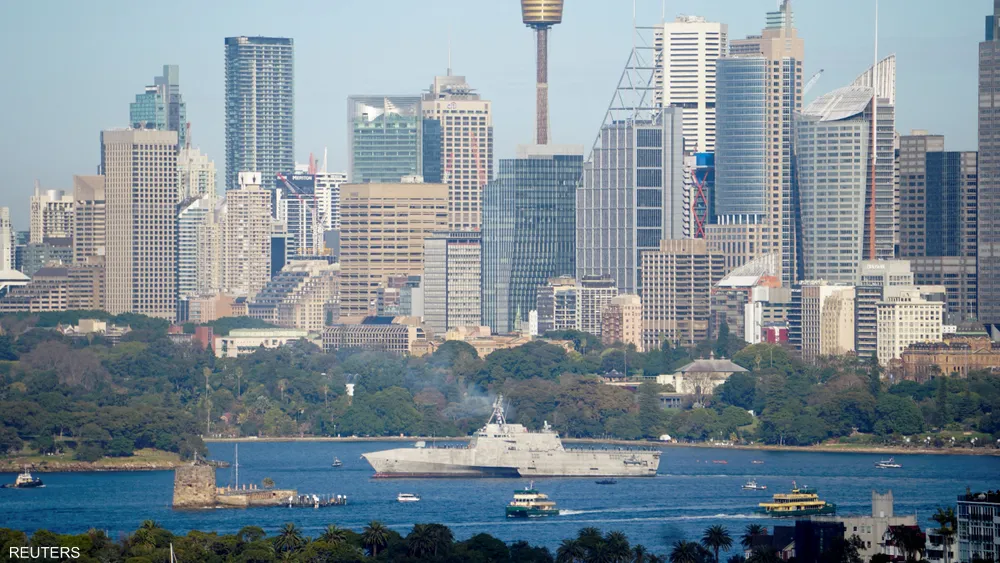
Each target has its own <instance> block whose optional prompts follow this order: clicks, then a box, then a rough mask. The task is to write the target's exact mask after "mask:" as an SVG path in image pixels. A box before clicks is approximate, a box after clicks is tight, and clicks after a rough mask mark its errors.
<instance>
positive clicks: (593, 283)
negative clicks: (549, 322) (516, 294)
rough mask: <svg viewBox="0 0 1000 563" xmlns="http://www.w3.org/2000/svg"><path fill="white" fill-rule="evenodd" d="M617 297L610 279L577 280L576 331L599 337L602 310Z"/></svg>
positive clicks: (597, 277) (585, 278)
mask: <svg viewBox="0 0 1000 563" xmlns="http://www.w3.org/2000/svg"><path fill="white" fill-rule="evenodd" d="M617 296H618V288H617V287H615V281H614V280H613V279H611V278H608V277H603V276H587V277H584V278H583V279H581V280H579V281H578V282H577V286H576V330H579V331H581V332H586V333H588V334H593V335H594V336H600V335H601V332H602V325H601V323H602V322H603V315H604V309H605V308H607V306H608V304H609V303H611V300H612V299H614V298H615V297H617ZM539 323H541V320H539Z"/></svg>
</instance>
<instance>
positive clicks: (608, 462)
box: [362, 448, 660, 478]
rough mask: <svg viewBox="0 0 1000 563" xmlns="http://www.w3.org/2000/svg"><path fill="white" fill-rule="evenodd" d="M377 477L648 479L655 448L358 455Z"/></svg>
mask: <svg viewBox="0 0 1000 563" xmlns="http://www.w3.org/2000/svg"><path fill="white" fill-rule="evenodd" d="M362 457H364V458H365V460H366V461H368V463H369V464H370V465H371V466H372V468H373V469H374V470H375V477H378V478H393V477H395V478H405V477H410V478H417V477H419V478H429V477H430V478H433V477H460V478H524V477H528V478H540V477H597V478H600V477H653V476H655V475H656V471H657V469H658V468H659V462H660V452H658V451H629V450H558V451H537V452H533V451H506V452H501V453H499V454H496V455H490V454H485V455H484V454H483V452H477V451H476V450H475V449H473V448H397V449H393V450H385V451H381V452H372V453H367V454H364V455H363V456H362Z"/></svg>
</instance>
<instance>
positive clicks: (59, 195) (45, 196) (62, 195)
mask: <svg viewBox="0 0 1000 563" xmlns="http://www.w3.org/2000/svg"><path fill="white" fill-rule="evenodd" d="M30 225H31V231H30V235H29V240H28V242H30V243H32V244H40V243H42V242H44V241H45V239H46V238H50V237H52V238H68V237H72V236H73V196H72V195H70V194H67V193H66V192H65V191H63V190H43V189H42V188H41V187H40V186H39V185H38V182H35V193H34V194H33V195H32V196H31V222H30Z"/></svg>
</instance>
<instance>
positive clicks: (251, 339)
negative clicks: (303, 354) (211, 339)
mask: <svg viewBox="0 0 1000 563" xmlns="http://www.w3.org/2000/svg"><path fill="white" fill-rule="evenodd" d="M308 337H309V331H307V330H300V329H288V328H238V329H233V330H231V331H229V334H228V335H226V336H216V337H215V357H217V358H235V357H237V356H243V355H245V354H253V353H254V352H256V351H257V350H259V349H260V348H279V347H281V346H284V345H285V344H288V343H290V342H299V341H301V340H307V339H308Z"/></svg>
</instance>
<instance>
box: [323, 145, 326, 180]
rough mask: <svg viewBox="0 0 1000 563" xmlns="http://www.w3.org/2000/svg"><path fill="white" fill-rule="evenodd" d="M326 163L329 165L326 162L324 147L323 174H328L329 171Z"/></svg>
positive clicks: (324, 148)
mask: <svg viewBox="0 0 1000 563" xmlns="http://www.w3.org/2000/svg"><path fill="white" fill-rule="evenodd" d="M326 163H327V160H326V147H323V173H324V174H326V172H327V170H326Z"/></svg>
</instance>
